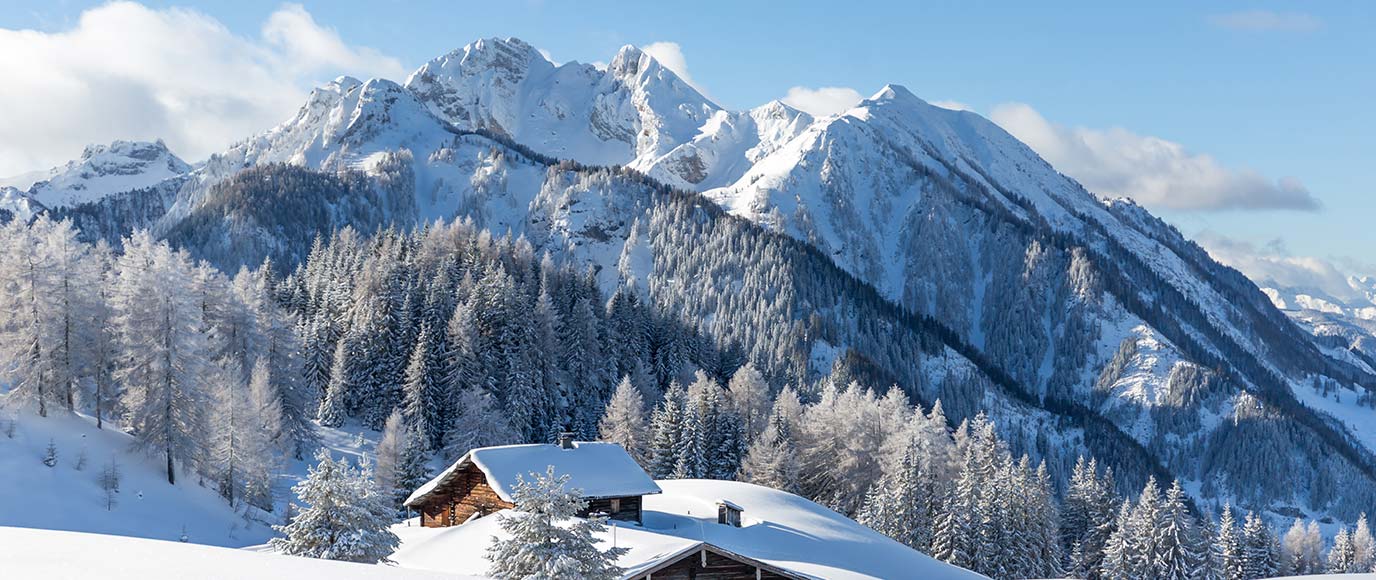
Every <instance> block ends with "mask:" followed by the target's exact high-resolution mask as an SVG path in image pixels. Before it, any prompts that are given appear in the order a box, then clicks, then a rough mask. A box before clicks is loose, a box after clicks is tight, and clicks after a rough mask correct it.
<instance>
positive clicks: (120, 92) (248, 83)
mask: <svg viewBox="0 0 1376 580" xmlns="http://www.w3.org/2000/svg"><path fill="white" fill-rule="evenodd" d="M0 70H3V71H5V88H4V90H3V91H0V111H5V121H4V122H3V123H0V175H11V174H16V173H21V172H25V171H31V170H34V169H42V168H46V167H50V166H52V165H56V164H58V163H61V162H64V161H66V160H68V159H71V158H73V157H75V156H77V155H79V154H80V153H81V150H82V148H83V147H84V146H85V145H87V144H89V143H95V142H109V141H112V140H114V139H148V140H151V139H155V138H163V139H164V140H166V141H167V143H168V145H169V146H170V147H171V148H172V149H173V151H175V152H176V153H177V154H178V155H181V156H183V157H185V158H187V159H188V160H195V159H199V158H202V157H204V156H206V155H208V154H210V153H212V152H214V151H218V150H220V149H223V148H224V147H226V146H228V145H229V144H231V143H233V142H234V141H235V140H238V139H242V138H243V137H245V136H247V135H249V134H252V133H253V132H255V131H261V130H263V129H265V128H267V127H270V126H272V125H273V124H275V123H277V122H280V121H282V120H283V119H285V118H287V117H288V116H290V115H291V113H292V111H294V110H295V109H296V107H299V106H300V105H301V103H302V101H303V100H304V99H305V95H306V94H307V92H308V91H309V88H310V86H311V85H313V84H316V83H318V82H320V81H323V80H326V79H328V78H330V77H333V76H334V75H336V74H340V73H348V74H352V75H356V76H364V77H366V76H379V77H389V78H394V79H399V78H400V77H401V75H402V74H403V73H404V72H405V70H404V69H403V68H402V65H401V63H400V62H399V61H398V60H396V59H394V58H391V57H388V56H385V55H383V54H381V53H379V52H377V51H375V50H372V49H368V48H360V47H352V46H350V45H348V44H346V43H345V42H344V41H343V40H342V39H341V38H340V37H339V34H338V33H337V32H336V31H334V30H333V29H330V28H327V27H322V26H321V25H319V24H318V23H316V22H315V20H314V18H312V17H311V15H310V14H309V13H308V12H306V10H305V9H304V8H302V7H301V6H299V5H295V4H287V5H284V6H282V7H281V8H280V9H278V10H277V11H276V12H274V13H273V14H272V15H271V16H270V17H269V18H268V19H267V21H266V22H264V24H263V26H262V29H261V31H260V34H259V36H258V37H256V38H254V37H246V36H240V35H236V34H234V33H233V32H231V31H230V30H229V29H227V28H226V27H225V26H224V25H223V24H222V23H220V22H219V21H217V20H215V19H214V18H212V17H210V16H207V15H205V14H203V13H200V12H197V11H194V10H190V9H183V8H171V9H166V10H153V9H150V8H147V7H144V6H142V5H139V4H135V3H132V2H114V3H110V4H105V5H102V6H100V7H97V8H93V9H90V10H87V11H85V12H83V13H82V14H81V17H80V19H79V20H78V22H77V24H76V25H75V26H74V27H72V28H70V29H68V30H64V31H60V32H53V33H47V32H38V31H33V30H9V29H0Z"/></svg>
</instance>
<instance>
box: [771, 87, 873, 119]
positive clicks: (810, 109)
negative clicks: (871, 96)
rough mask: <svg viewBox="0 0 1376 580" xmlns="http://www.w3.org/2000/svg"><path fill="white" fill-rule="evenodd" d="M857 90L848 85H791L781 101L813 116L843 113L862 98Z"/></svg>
mask: <svg viewBox="0 0 1376 580" xmlns="http://www.w3.org/2000/svg"><path fill="white" fill-rule="evenodd" d="M864 98H865V97H863V96H861V95H860V92H859V91H856V90H855V89H852V88H850V87H821V88H816V89H814V88H810V87H793V88H791V89H788V94H787V95H785V96H784V98H783V102H784V103H785V104H787V105H788V106H790V107H793V108H795V109H798V110H800V111H803V112H805V113H807V114H809V115H812V116H814V117H826V116H828V115H835V114H837V113H843V112H845V111H847V110H849V109H850V108H851V107H854V106H855V105H856V104H857V103H859V102H860V101H862V100H864Z"/></svg>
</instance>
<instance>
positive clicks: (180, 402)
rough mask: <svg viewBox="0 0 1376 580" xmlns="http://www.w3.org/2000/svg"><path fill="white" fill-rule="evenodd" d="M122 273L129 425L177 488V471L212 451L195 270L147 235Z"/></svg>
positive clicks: (131, 246)
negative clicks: (208, 438)
mask: <svg viewBox="0 0 1376 580" xmlns="http://www.w3.org/2000/svg"><path fill="white" fill-rule="evenodd" d="M116 269H117V271H118V272H119V274H118V278H117V280H116V283H115V289H114V293H113V296H112V298H113V300H114V305H115V313H116V315H115V325H116V327H118V329H119V333H118V335H119V341H120V346H121V352H122V359H123V364H122V365H121V366H120V368H119V371H118V373H117V374H116V378H117V379H118V380H119V381H120V382H122V383H123V384H124V386H125V389H126V390H125V393H124V401H123V404H124V408H125V409H126V413H127V414H128V417H127V419H126V424H127V426H128V427H129V428H130V429H131V430H132V431H133V433H134V435H135V436H136V437H137V439H138V441H139V444H140V446H141V447H143V448H145V449H149V450H156V451H157V452H159V453H161V454H162V455H163V456H164V457H165V459H166V461H167V481H168V483H176V468H175V466H176V463H178V462H187V461H190V460H193V459H195V458H196V457H198V456H199V454H200V452H201V450H202V449H204V447H205V443H206V441H205V439H206V437H205V435H206V433H205V431H204V430H203V429H201V426H202V422H201V420H202V417H201V412H202V409H203V408H204V405H205V402H206V399H207V397H206V393H205V392H204V389H203V387H202V382H201V381H200V378H201V377H202V376H204V373H205V367H206V364H207V363H206V337H205V335H204V334H203V333H204V330H205V327H204V322H203V319H202V311H201V307H200V306H201V305H200V304H199V302H198V300H197V297H198V295H199V294H200V292H199V291H198V290H197V288H195V287H194V285H193V284H194V281H195V279H196V276H195V273H194V267H193V266H192V265H191V261H190V258H189V257H188V256H187V255H186V254H185V253H182V252H173V251H172V250H171V249H169V248H168V247H167V246H166V245H163V244H159V243H158V242H155V241H154V240H153V238H152V236H150V235H149V234H148V232H146V231H144V232H136V233H135V234H133V235H132V236H130V237H129V238H126V239H125V241H124V255H123V256H121V257H120V259H119V261H118V262H117V265H116Z"/></svg>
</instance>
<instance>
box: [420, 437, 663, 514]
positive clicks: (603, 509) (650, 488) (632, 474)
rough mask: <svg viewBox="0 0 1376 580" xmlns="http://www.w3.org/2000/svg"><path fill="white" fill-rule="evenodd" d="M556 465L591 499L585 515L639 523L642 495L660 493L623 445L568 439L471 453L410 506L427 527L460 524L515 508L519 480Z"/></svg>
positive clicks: (572, 485) (571, 485)
mask: <svg viewBox="0 0 1376 580" xmlns="http://www.w3.org/2000/svg"><path fill="white" fill-rule="evenodd" d="M550 466H552V467H553V468H554V474H555V475H556V476H563V475H567V476H569V482H568V484H567V485H568V487H569V488H570V489H578V490H581V491H582V494H583V498H584V499H586V500H588V507H587V509H585V510H584V512H583V513H581V514H579V515H580V516H586V515H588V514H590V513H601V514H606V515H607V517H609V518H611V519H615V520H621V521H628V522H635V523H637V524H639V523H641V521H642V512H643V508H642V501H641V497H642V496H645V495H649V494H657V493H660V489H659V486H658V485H656V484H655V482H654V480H652V479H650V476H649V475H648V474H646V473H645V470H644V469H642V468H641V467H640V465H638V464H637V463H636V462H635V460H634V459H631V456H630V455H628V454H627V453H626V450H625V449H622V448H621V446H620V445H616V444H614V443H595V442H582V441H573V440H572V438H571V437H568V436H565V437H561V439H560V442H559V443H558V444H555V445H505V446H501V447H483V448H479V449H474V450H472V451H469V452H468V453H466V454H464V456H463V457H461V458H460V459H459V460H458V461H457V462H455V463H454V464H453V465H451V466H450V467H449V468H448V469H446V470H445V471H444V472H443V473H441V474H440V475H439V476H437V477H436V478H435V479H432V480H430V482H428V483H426V484H425V485H423V486H421V488H420V489H417V490H416V491H415V493H413V494H411V497H409V498H407V500H406V506H407V507H409V508H412V509H414V510H416V511H418V512H420V517H421V525H422V526H425V527H429V528H441V527H447V526H456V525H459V524H462V523H465V522H467V521H469V520H472V519H475V518H480V517H482V516H485V515H488V514H490V513H493V512H496V511H498V510H503V509H507V508H511V507H515V504H514V499H513V497H512V493H513V492H514V491H515V489H516V481H517V477H518V476H520V477H524V478H525V479H526V480H527V481H529V480H530V479H531V478H532V474H539V475H543V474H544V473H545V470H546V469H547V468H548V467H550Z"/></svg>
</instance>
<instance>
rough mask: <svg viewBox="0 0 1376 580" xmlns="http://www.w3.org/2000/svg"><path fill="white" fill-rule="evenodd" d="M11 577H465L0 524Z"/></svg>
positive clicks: (368, 579)
mask: <svg viewBox="0 0 1376 580" xmlns="http://www.w3.org/2000/svg"><path fill="white" fill-rule="evenodd" d="M0 545H3V546H4V553H5V559H4V563H3V565H2V566H3V568H2V569H3V570H4V572H5V574H6V577H7V578H45V579H47V580H67V579H72V580H76V579H79V578H102V579H105V580H182V579H185V578H200V579H203V580H241V579H244V578H331V579H338V580H393V579H395V580H440V579H442V578H443V579H449V580H456V579H457V580H462V578H463V577H461V576H454V575H452V574H436V573H432V572H424V571H419V570H407V569H402V568H397V567H393V566H376V565H368V564H351V563H347V562H335V561H331V560H316V559H311V558H296V557H292V556H279V555H277V554H263V553H255V552H249V551H244V550H231V549H225V548H217V547H211V546H202V545H197V544H194V543H181V542H176V541H170V542H169V541H159V540H147V539H137V538H123V537H118V536H107V535H101V534H83V533H74V532H62V531H51V530H35V529H26V528H13V527H4V526H0Z"/></svg>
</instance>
